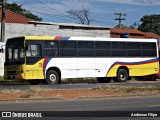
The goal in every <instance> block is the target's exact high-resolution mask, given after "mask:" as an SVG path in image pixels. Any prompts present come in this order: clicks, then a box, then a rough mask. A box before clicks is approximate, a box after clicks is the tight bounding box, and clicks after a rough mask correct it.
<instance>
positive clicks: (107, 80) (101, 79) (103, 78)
mask: <svg viewBox="0 0 160 120" xmlns="http://www.w3.org/2000/svg"><path fill="white" fill-rule="evenodd" d="M97 81H98V82H99V83H109V82H110V81H111V78H107V77H101V78H97Z"/></svg>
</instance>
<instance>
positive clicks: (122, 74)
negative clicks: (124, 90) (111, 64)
mask: <svg viewBox="0 0 160 120" xmlns="http://www.w3.org/2000/svg"><path fill="white" fill-rule="evenodd" d="M127 80H128V72H127V71H126V70H125V69H119V70H118V72H117V79H116V82H126V81H127Z"/></svg>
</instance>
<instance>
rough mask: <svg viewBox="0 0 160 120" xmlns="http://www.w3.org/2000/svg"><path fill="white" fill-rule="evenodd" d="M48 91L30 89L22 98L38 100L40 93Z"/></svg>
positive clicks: (37, 88)
mask: <svg viewBox="0 0 160 120" xmlns="http://www.w3.org/2000/svg"><path fill="white" fill-rule="evenodd" d="M47 90H49V89H44V88H40V87H32V88H31V89H30V90H28V91H27V92H26V95H25V96H23V98H38V97H40V94H41V93H42V91H47Z"/></svg>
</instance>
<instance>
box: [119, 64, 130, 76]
mask: <svg viewBox="0 0 160 120" xmlns="http://www.w3.org/2000/svg"><path fill="white" fill-rule="evenodd" d="M120 69H125V70H126V71H127V73H128V77H129V69H128V67H126V66H120V67H119V68H118V69H117V74H118V70H120Z"/></svg>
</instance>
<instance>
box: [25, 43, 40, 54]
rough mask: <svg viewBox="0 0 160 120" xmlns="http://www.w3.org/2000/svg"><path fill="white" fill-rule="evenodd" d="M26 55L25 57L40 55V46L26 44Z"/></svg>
mask: <svg viewBox="0 0 160 120" xmlns="http://www.w3.org/2000/svg"><path fill="white" fill-rule="evenodd" d="M27 46H28V48H27V51H26V55H27V57H34V56H36V57H40V56H41V49H40V48H41V47H40V45H27Z"/></svg>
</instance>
